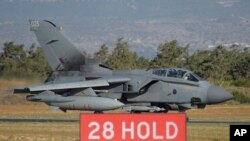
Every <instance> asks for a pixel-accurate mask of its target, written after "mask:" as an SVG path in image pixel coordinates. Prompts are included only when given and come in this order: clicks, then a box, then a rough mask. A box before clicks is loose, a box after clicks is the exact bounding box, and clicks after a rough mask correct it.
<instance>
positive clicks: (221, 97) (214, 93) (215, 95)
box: [207, 85, 233, 104]
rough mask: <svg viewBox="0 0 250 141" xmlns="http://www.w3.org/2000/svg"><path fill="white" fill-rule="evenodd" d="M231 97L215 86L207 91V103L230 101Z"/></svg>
mask: <svg viewBox="0 0 250 141" xmlns="http://www.w3.org/2000/svg"><path fill="white" fill-rule="evenodd" d="M232 98H233V96H232V95H231V94H230V93H229V92H227V91H225V90H224V89H222V88H220V87H217V86H214V85H213V86H210V87H209V88H208V91H207V103H208V104H215V103H221V102H224V101H227V100H230V99H232Z"/></svg>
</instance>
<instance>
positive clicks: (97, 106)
mask: <svg viewBox="0 0 250 141" xmlns="http://www.w3.org/2000/svg"><path fill="white" fill-rule="evenodd" d="M26 99H27V100H28V101H34V102H45V103H46V104H48V105H49V106H51V107H58V108H60V109H61V110H63V111H66V110H88V111H106V110H113V109H117V108H120V107H122V106H123V105H124V104H123V103H121V102H120V101H117V100H115V99H111V98H105V97H97V96H67V97H64V96H62V95H57V94H55V93H54V92H51V91H44V92H42V93H40V94H36V95H28V96H27V97H26Z"/></svg>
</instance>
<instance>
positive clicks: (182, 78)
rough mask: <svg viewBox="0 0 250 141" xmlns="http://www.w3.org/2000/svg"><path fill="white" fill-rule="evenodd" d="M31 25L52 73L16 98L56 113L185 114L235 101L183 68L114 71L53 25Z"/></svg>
mask: <svg viewBox="0 0 250 141" xmlns="http://www.w3.org/2000/svg"><path fill="white" fill-rule="evenodd" d="M30 24H31V28H30V29H31V31H33V32H34V33H35V35H36V37H37V40H38V42H39V43H40V45H41V47H42V48H43V50H44V53H45V56H46V59H47V61H48V63H49V65H50V67H51V68H52V70H53V74H52V75H51V76H49V77H48V78H47V80H46V81H45V82H44V84H43V85H37V86H27V87H22V88H15V89H14V93H23V92H25V93H30V95H28V96H27V100H29V101H35V102H45V103H46V104H48V105H49V106H50V107H51V109H53V110H55V109H57V108H59V109H61V110H63V111H66V110H91V111H94V112H95V113H102V112H103V111H106V110H112V109H116V108H120V107H122V109H124V110H126V111H128V112H131V113H140V112H156V113H157V112H168V111H169V110H178V111H180V112H184V111H186V110H188V109H192V108H205V106H206V105H209V104H216V103H221V102H224V101H227V100H230V99H232V98H233V96H232V95H231V94H230V93H228V92H227V91H225V90H223V89H222V88H220V87H218V86H215V85H213V84H211V83H209V82H208V81H206V80H205V79H203V78H201V77H199V76H198V75H197V74H195V73H194V72H192V71H190V70H187V69H183V68H155V69H149V70H114V69H112V68H109V67H108V66H104V65H102V64H100V63H98V62H97V61H95V60H92V59H87V58H86V57H85V56H84V55H83V54H82V53H81V52H80V51H79V50H78V49H77V48H76V47H75V46H74V45H73V44H72V43H71V42H70V41H69V40H68V39H67V38H66V37H65V35H64V34H63V31H62V28H61V27H58V26H57V25H56V24H54V23H52V22H51V21H47V20H30Z"/></svg>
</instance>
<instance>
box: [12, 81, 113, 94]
mask: <svg viewBox="0 0 250 141" xmlns="http://www.w3.org/2000/svg"><path fill="white" fill-rule="evenodd" d="M100 86H109V83H108V81H106V80H88V81H80V82H70V83H59V84H44V85H38V86H28V87H21V88H15V89H14V93H25V92H26V93H28V92H38V91H46V90H50V91H53V90H65V89H79V88H90V87H100Z"/></svg>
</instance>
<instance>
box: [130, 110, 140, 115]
mask: <svg viewBox="0 0 250 141" xmlns="http://www.w3.org/2000/svg"><path fill="white" fill-rule="evenodd" d="M140 113H141V112H140V111H131V112H130V114H140Z"/></svg>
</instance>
